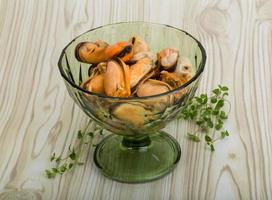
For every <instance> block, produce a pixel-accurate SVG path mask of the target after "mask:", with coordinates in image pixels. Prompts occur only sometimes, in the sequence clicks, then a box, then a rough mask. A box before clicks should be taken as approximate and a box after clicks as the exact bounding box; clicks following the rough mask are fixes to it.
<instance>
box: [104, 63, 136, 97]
mask: <svg viewBox="0 0 272 200" xmlns="http://www.w3.org/2000/svg"><path fill="white" fill-rule="evenodd" d="M104 90H105V94H106V95H107V96H112V97H129V96H130V94H131V92H130V74H129V67H128V66H127V65H126V64H125V63H124V62H123V61H122V60H121V59H120V58H116V59H114V60H110V61H108V63H107V69H106V72H105V75H104Z"/></svg>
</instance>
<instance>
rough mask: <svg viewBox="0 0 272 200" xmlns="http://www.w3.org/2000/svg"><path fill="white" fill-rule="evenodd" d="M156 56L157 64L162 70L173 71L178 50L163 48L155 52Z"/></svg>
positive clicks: (176, 61)
mask: <svg viewBox="0 0 272 200" xmlns="http://www.w3.org/2000/svg"><path fill="white" fill-rule="evenodd" d="M157 57H158V64H159V66H160V67H161V68H162V69H163V70H166V71H175V69H176V66H177V63H178V58H179V51H178V50H177V49H173V48H166V49H163V50H161V51H160V52H159V53H158V54H157Z"/></svg>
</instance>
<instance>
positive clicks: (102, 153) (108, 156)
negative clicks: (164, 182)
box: [94, 131, 180, 183]
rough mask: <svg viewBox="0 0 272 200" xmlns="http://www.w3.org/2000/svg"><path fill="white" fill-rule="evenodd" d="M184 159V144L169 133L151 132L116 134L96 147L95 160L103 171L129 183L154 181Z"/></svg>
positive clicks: (111, 176)
mask: <svg viewBox="0 0 272 200" xmlns="http://www.w3.org/2000/svg"><path fill="white" fill-rule="evenodd" d="M179 159H180V146H179V144H178V142H177V141H176V140H175V139H174V138H173V137H172V136H170V135H169V134H167V133H165V132H163V131H159V132H156V133H154V134H150V135H148V136H141V137H127V136H120V135H116V134H112V135H109V136H107V137H106V138H105V139H103V140H102V141H101V142H100V144H99V145H98V146H97V147H96V149H95V152H94V161H95V164H96V166H97V167H98V168H99V169H100V170H101V171H102V173H103V174H104V175H105V176H106V177H108V178H111V179H114V180H116V181H120V182H126V183H141V182H147V181H152V180H155V179H158V178H161V177H162V176H164V175H166V174H168V173H169V172H171V171H172V170H173V169H174V168H175V166H176V164H177V163H178V161H179Z"/></svg>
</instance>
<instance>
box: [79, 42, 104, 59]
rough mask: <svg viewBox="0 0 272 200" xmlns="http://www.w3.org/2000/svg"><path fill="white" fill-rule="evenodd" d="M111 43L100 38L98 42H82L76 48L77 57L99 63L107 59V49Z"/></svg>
mask: <svg viewBox="0 0 272 200" xmlns="http://www.w3.org/2000/svg"><path fill="white" fill-rule="evenodd" d="M108 46H109V45H108V44H107V43H106V42H103V41H101V40H98V41H96V42H81V43H79V44H78V45H77V46H76V48H75V57H76V58H77V59H78V60H79V61H81V62H85V63H90V64H98V63H100V62H104V61H106V60H107V56H106V54H105V50H106V48H107V47H108Z"/></svg>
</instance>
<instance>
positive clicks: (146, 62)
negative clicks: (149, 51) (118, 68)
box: [129, 58, 154, 88]
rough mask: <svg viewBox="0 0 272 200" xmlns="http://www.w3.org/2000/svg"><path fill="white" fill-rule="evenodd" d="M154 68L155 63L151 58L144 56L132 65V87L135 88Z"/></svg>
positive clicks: (130, 69)
mask: <svg viewBox="0 0 272 200" xmlns="http://www.w3.org/2000/svg"><path fill="white" fill-rule="evenodd" d="M153 68H154V65H153V63H152V61H151V60H150V59H149V58H143V59H141V60H138V61H137V62H136V63H135V64H134V65H131V66H130V68H129V71H130V88H134V87H135V86H136V85H137V84H138V83H139V81H141V80H142V79H143V78H144V77H145V76H146V75H147V74H148V73H149V72H150V71H151V70H152V69H153Z"/></svg>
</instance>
